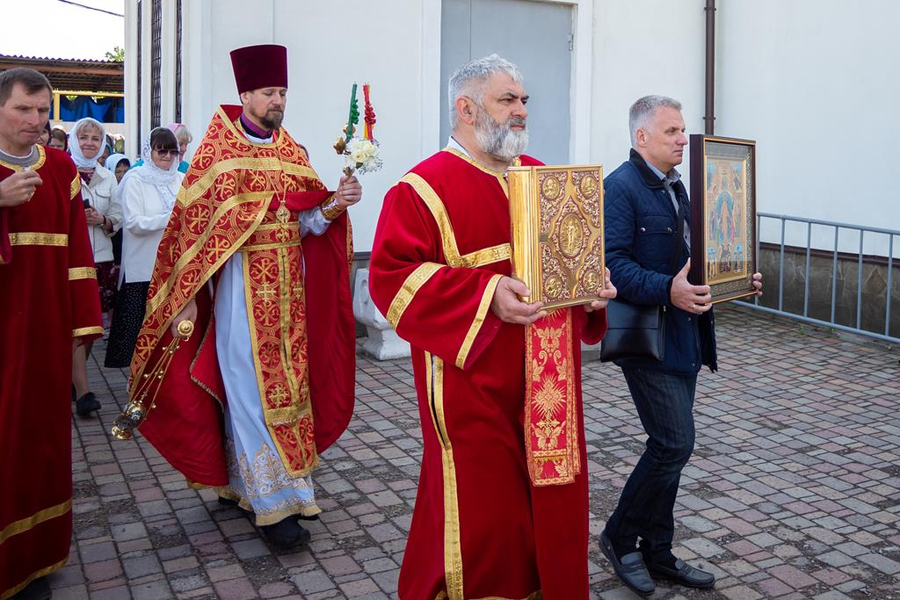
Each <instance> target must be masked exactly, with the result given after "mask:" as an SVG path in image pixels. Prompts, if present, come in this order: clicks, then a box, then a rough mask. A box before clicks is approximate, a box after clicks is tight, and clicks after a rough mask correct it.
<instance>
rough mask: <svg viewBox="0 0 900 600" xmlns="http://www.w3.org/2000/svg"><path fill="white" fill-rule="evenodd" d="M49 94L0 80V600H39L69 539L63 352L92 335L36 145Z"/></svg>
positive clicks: (88, 303)
mask: <svg viewBox="0 0 900 600" xmlns="http://www.w3.org/2000/svg"><path fill="white" fill-rule="evenodd" d="M52 94H53V90H52V88H51V87H50V82H49V81H47V78H46V77H44V75H42V74H41V73H38V72H37V71H34V70H32V69H23V68H18V69H10V70H8V71H4V72H3V73H0V290H3V292H2V293H0V332H3V338H2V340H0V456H2V457H3V459H2V460H0V490H3V500H2V501H0V598H10V597H13V598H17V599H18V598H49V597H50V585H49V583H48V582H47V579H46V577H45V576H46V575H48V574H50V573H52V572H53V571H56V570H57V569H59V568H61V567H62V566H63V565H65V564H66V561H67V560H68V558H69V544H70V543H71V540H72V408H71V404H72V403H71V401H70V400H69V398H70V394H69V389H70V384H71V382H72V352H73V350H74V349H75V347H77V346H80V345H82V344H83V343H84V342H86V341H90V340H93V339H94V338H96V337H98V336H99V335H102V334H103V327H102V325H101V320H100V295H99V292H98V290H97V270H96V269H95V268H94V257H93V252H92V250H91V242H90V240H89V239H88V227H87V220H86V219H85V214H84V213H85V211H84V203H83V202H82V199H81V177H80V176H79V175H78V172H77V171H76V169H75V164H74V163H73V162H72V160H71V159H70V158H69V156H68V155H67V154H66V153H65V152H62V151H60V150H54V149H53V148H44V147H43V146H41V145H40V144H38V143H37V142H38V139H39V138H40V135H41V132H42V131H44V127H45V126H46V125H47V119H48V117H49V114H50V101H51V98H52V97H53V96H52Z"/></svg>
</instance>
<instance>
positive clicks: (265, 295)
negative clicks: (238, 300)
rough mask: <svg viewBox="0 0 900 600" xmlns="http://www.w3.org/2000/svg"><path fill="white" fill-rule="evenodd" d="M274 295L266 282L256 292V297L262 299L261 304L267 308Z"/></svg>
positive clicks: (274, 292)
mask: <svg viewBox="0 0 900 600" xmlns="http://www.w3.org/2000/svg"><path fill="white" fill-rule="evenodd" d="M275 294H276V291H275V289H274V288H273V287H272V285H271V284H270V283H269V282H268V281H266V282H265V283H263V284H262V285H261V286H260V287H259V289H258V290H256V295H257V296H259V297H260V298H262V300H263V302H265V304H266V305H267V306H268V305H269V304H270V303H271V302H272V296H274V295H275Z"/></svg>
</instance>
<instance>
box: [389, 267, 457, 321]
mask: <svg viewBox="0 0 900 600" xmlns="http://www.w3.org/2000/svg"><path fill="white" fill-rule="evenodd" d="M443 266H445V265H439V264H438V263H422V264H421V265H419V266H418V267H416V269H415V270H414V271H413V272H412V273H410V275H409V277H407V278H406V280H405V281H404V282H403V285H402V286H401V287H400V290H399V291H398V292H397V295H396V296H394V299H393V300H391V306H390V308H389V309H388V312H387V315H386V316H385V318H386V319H387V322H388V323H390V324H391V327H393V328H394V329H397V325H399V323H400V318H401V317H402V316H403V313H404V312H406V308H407V307H408V306H409V305H410V303H411V302H412V301H413V299H414V298H415V297H416V294H417V293H418V291H419V290H420V289H421V288H422V286H424V285H425V284H426V283H428V280H429V279H431V278H432V277H433V276H434V275H435V273H437V272H438V271H439V270H440V269H441V267H443Z"/></svg>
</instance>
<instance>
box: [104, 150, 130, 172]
mask: <svg viewBox="0 0 900 600" xmlns="http://www.w3.org/2000/svg"><path fill="white" fill-rule="evenodd" d="M123 160H127V161H128V164H129V165H130V164H131V161H130V160H128V157H127V156H125V155H124V154H113V155H112V156H110V157H109V158H107V159H106V165H104V166H105V167H106V170H107V171H112V172H113V173H115V172H116V167H118V166H119V163H120V162H122V161H123Z"/></svg>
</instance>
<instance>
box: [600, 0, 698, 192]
mask: <svg viewBox="0 0 900 600" xmlns="http://www.w3.org/2000/svg"><path fill="white" fill-rule="evenodd" d="M703 6H704V2H702V1H701V0H667V1H666V2H660V1H659V0H628V1H627V2H622V1H620V0H595V1H594V61H593V98H592V102H591V107H592V109H593V111H594V117H593V125H592V135H591V160H592V161H593V162H599V163H602V164H603V168H604V175H607V174H609V173H611V172H612V171H613V170H614V169H615V168H616V167H618V166H619V165H620V164H622V163H623V162H624V161H626V160H628V151H629V149H630V148H631V139H630V135H629V132H628V109H629V108H630V107H631V105H632V103H634V101H635V100H637V99H638V98H640V97H641V96H646V95H648V94H661V95H664V96H670V97H672V98H675V99H676V100H678V101H679V102H681V104H682V107H683V113H684V120H685V125H686V126H687V131H688V132H689V133H690V132H693V133H702V132H703V111H704V108H705V107H704V87H703V82H704V73H705V62H704V61H705V47H706V46H705V43H706V42H705V35H706V34H705V31H706V16H705V14H706V13H705V12H704V10H703ZM685 159H686V160H685V163H684V164H683V165H682V166H681V167H680V168H679V170H680V171H681V173H682V175H683V177H684V181H685V185H688V186H689V169H688V164H687V153H685Z"/></svg>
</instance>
